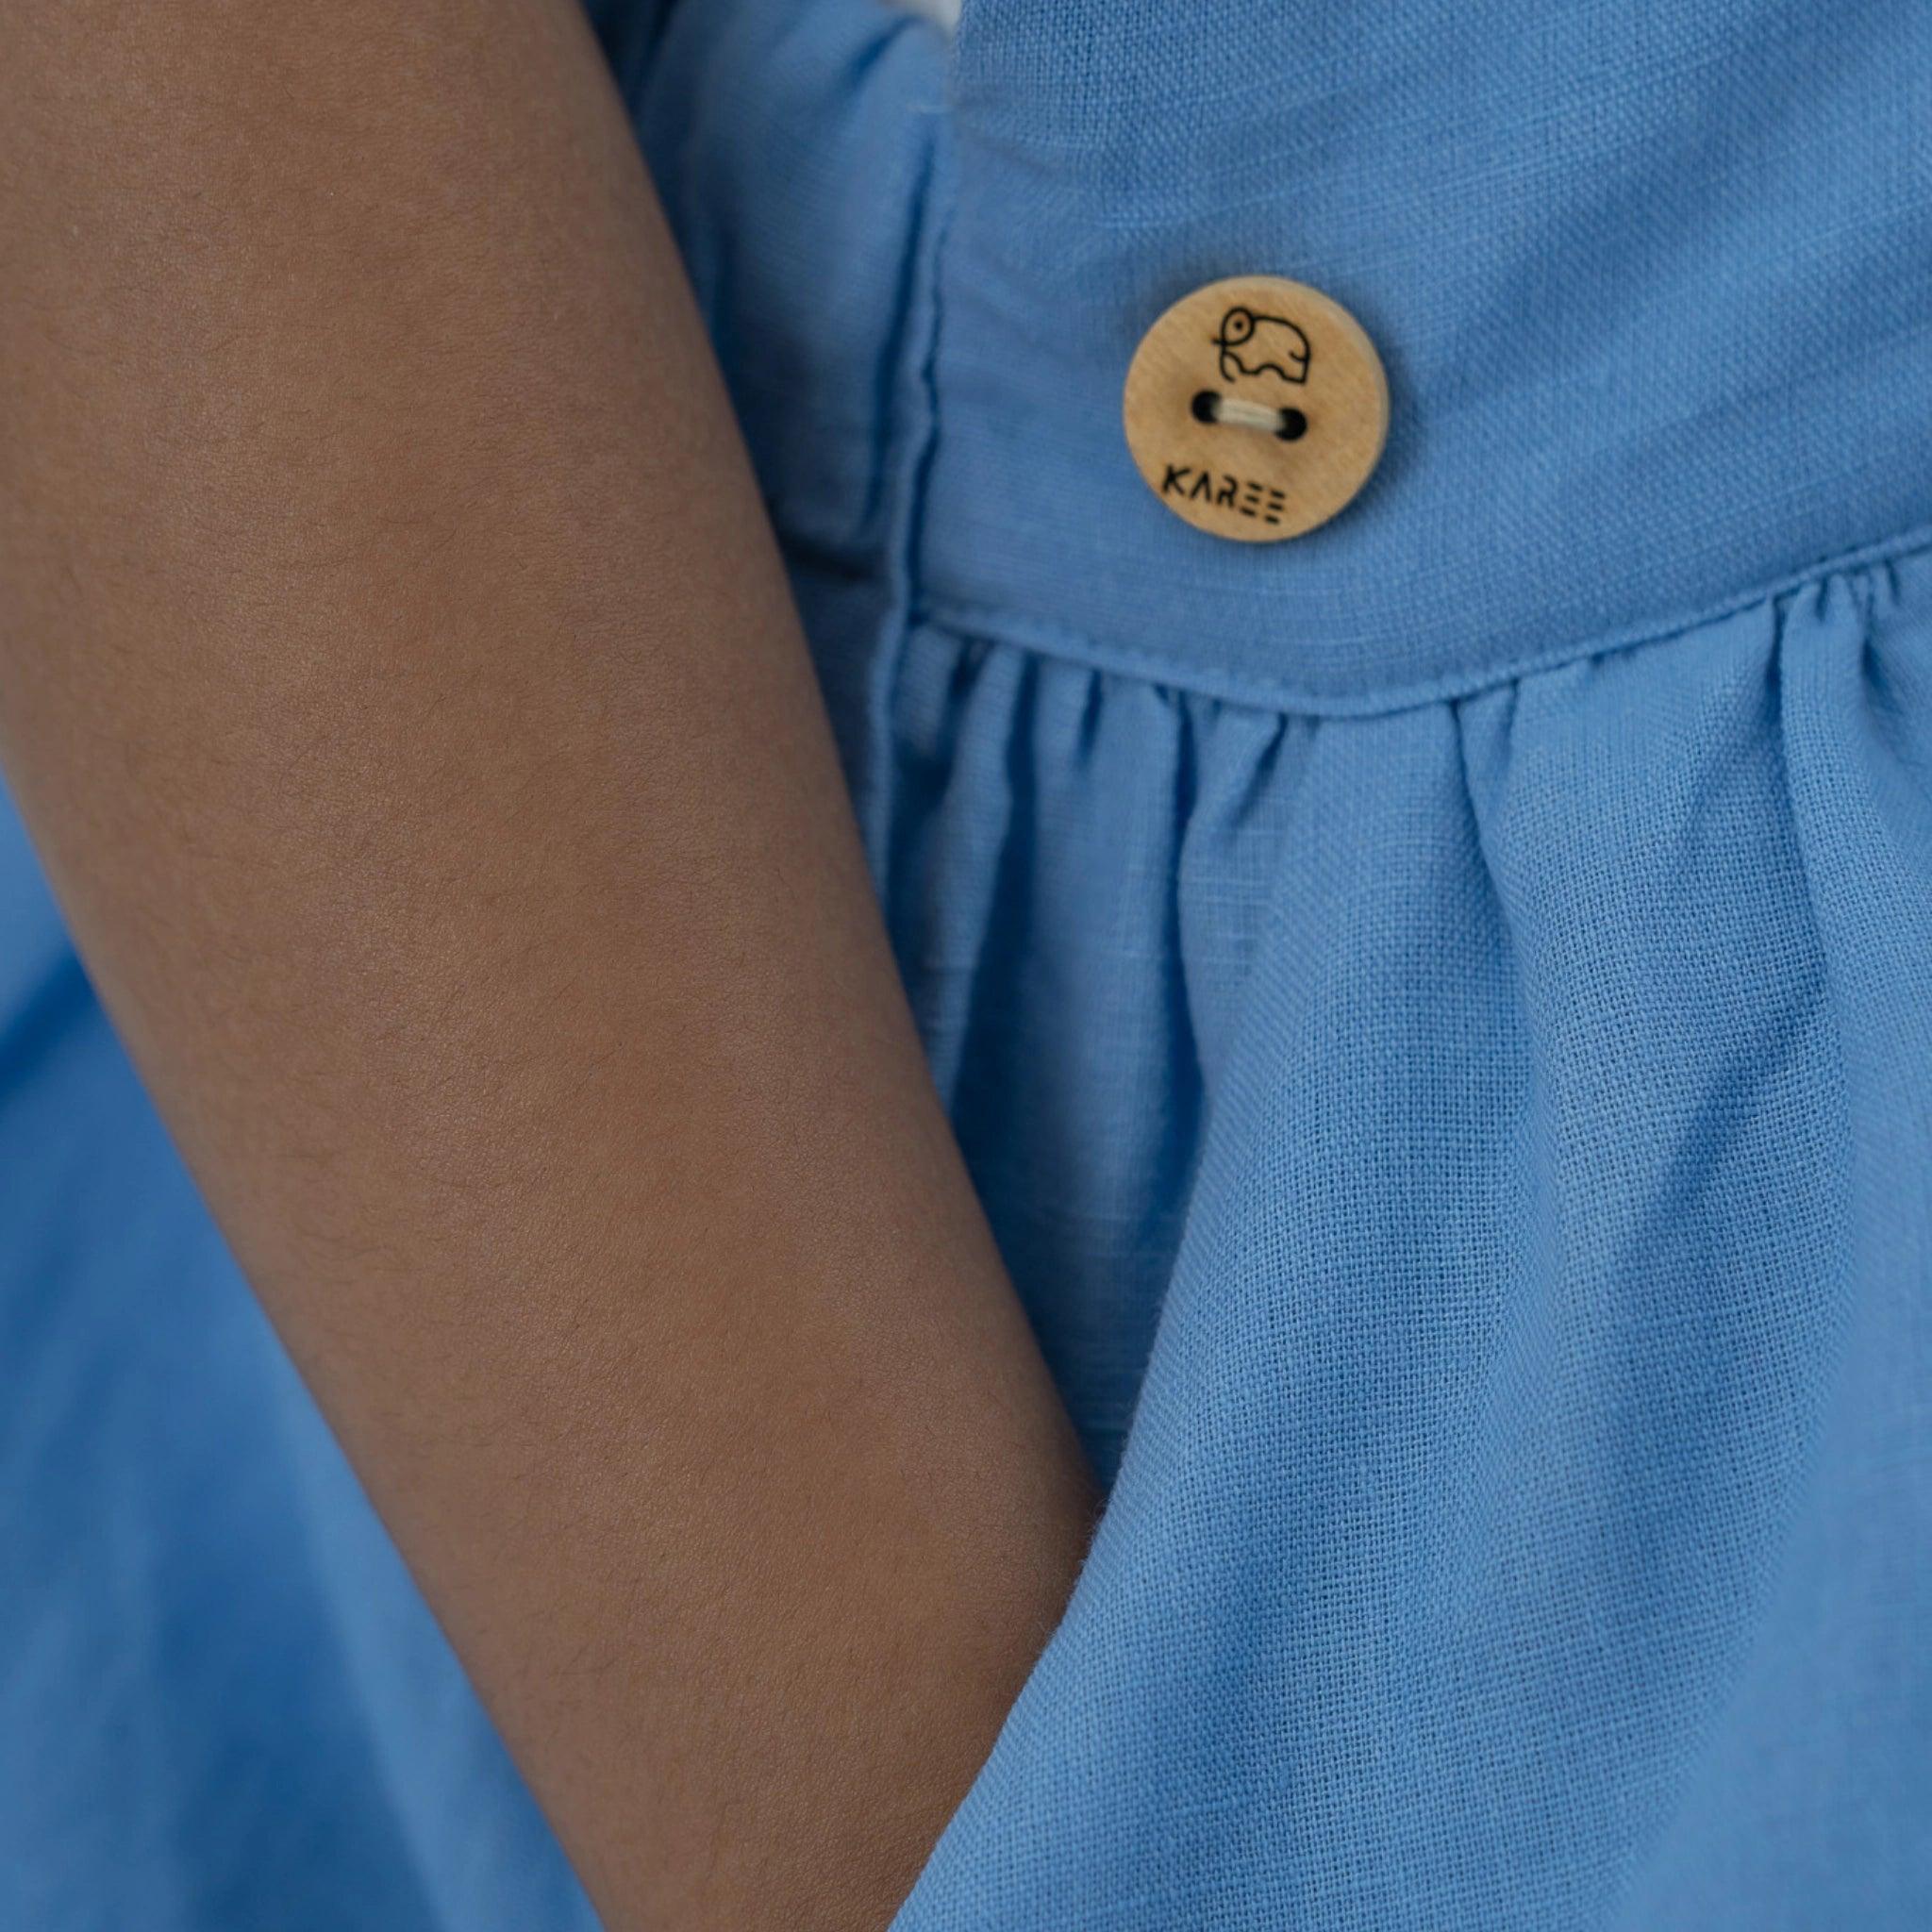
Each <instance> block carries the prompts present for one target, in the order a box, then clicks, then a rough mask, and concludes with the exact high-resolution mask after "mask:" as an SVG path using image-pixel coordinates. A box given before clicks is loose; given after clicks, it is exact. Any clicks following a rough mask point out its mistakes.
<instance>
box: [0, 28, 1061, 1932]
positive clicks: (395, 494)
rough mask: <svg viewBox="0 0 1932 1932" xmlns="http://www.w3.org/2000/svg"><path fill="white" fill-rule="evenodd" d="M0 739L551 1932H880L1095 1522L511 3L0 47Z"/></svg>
mask: <svg viewBox="0 0 1932 1932" xmlns="http://www.w3.org/2000/svg"><path fill="white" fill-rule="evenodd" d="M691 4H704V0H691ZM0 751H4V757H5V762H6V769H7V772H8V777H9V779H10V781H11V782H12V784H13V786H14V787H15V789H16V791H17V793H18V795H19V797H20V799H21V801H22V803H23V806H24V808H25V812H26V815H27V817H28V819H29V821H30V823H31V824H32V826H33V829H34V832H35V834H36V836H37V838H38V840H39V841H40V845H41V848H42V852H43V854H44V856H45V858H46V860H47V863H48V866H49V868H50V870H51V872H52V874H53V876H54V878H55V880H56V882H57V884H58V890H59V891H60V893H61V896H62V899H63V902H64V904H65V906H66V908H67V910H68V912H69V914H70V917H71V919H72V922H73V924H74V928H75V932H76V934H77V936H78V938H79V941H80V944H81V946H82V948H83V951H84V953H85V955H86V958H87V961H88V964H89V965H90V967H91V968H92V972H93V974H94V976H95V978H96V981H97V983H98V984H99V986H100V987H101V989H102V991H103V992H104V994H105V996H106V998H107V1000H108V1005H109V1007H110V1008H111V1009H112V1011H113V1014H114V1016H115V1018H116V1020H117V1022H118V1023H119V1024H120V1026H121V1028H122V1029H123V1032H124V1034H125V1038H126V1039H127V1041H128V1042H129V1043H130V1045H131V1047H132V1049H133V1051H134V1053H135V1056H136V1058H138V1060H139V1062H140V1065H141V1067H142V1071H143V1073H144V1074H145V1076H146V1078H147V1080H148V1082H149V1084H150V1085H151V1087H152V1089H153V1091H155V1092H156V1094H157V1095H158V1097H159V1100H160V1103H161V1105H162V1107H163V1108H164V1109H165V1111H166V1113H167V1116H168V1119H169V1121H170V1122H171V1124H172V1125H173V1128H174V1130H175V1135H176V1136H177V1138H178V1140H179V1142H180V1144H181V1146H182V1147H183V1148H184V1149H185V1151H186V1153H187V1156H188V1158H189V1159H190V1160H191V1162H192V1165H193V1167H194V1170H195V1173H196V1174H197V1175H198V1176H199V1178H200V1180H201V1182H202V1184H203V1186H204V1188H205V1189H206V1191H207V1192H208V1197H209V1199H210V1200H211V1201H212V1203H213V1205H214V1208H215V1209H216V1211H217V1213H218V1214H219V1216H220V1218H221V1221H222V1223H223V1225H224V1227H225V1229H226V1231H227V1233H228V1235H229V1237H230V1238H231V1240H232V1241H233V1243H234V1246H235V1248H236V1249H237V1251H238V1253H239V1255H240V1257H241V1259H242V1263H243V1265H244V1267H245V1268H246V1270H247V1272H248V1274H249V1276H250V1278H251V1279H252V1280H253V1282H254V1283H255V1284H256V1286H257V1288H258V1291H259V1292H260V1294H261V1296H262V1298H263V1300H264V1301H265V1302H266V1304H267V1305H268V1307H269V1308H270V1310H271V1311H272V1313H273V1315H274V1317H275V1322H276V1323H277V1324H278V1325H279V1327H280V1329H281V1332H282V1334H283V1335H284V1336H285V1337H286V1338H287V1340H288V1341H289V1344H290V1346H291V1349H292V1350H293V1352H294V1354H295V1356H296V1358H297V1359H298V1361H299V1362H300V1364H301V1366H302V1368H303V1370H304V1371H305V1373H306V1374H307V1375H308V1380H309V1382H310V1384H311V1386H312V1387H313V1388H314V1390H315V1391H316V1393H317V1395H318V1396H319V1397H320V1398H321V1401H322V1403H323V1405H324V1407H325V1409H326V1410H327V1412H328V1414H329V1416H330V1417H331V1418H332V1420H333V1422H334V1424H336V1426H337V1428H338V1429H339V1430H340V1431H341V1436H342V1438H343V1440H344V1441H345V1442H346V1443H347V1445H348V1447H349V1450H350V1453H351V1454H352V1456H353V1457H354V1458H355V1460H356V1463H357V1466H358V1469H359V1470H360V1471H361V1473H362V1474H363V1476H364V1477H365V1479H366V1480H367V1482H368V1484H369V1487H370V1489H371V1490H372V1491H373V1492H374V1494H375V1499H376V1502H377V1504H378V1506H379V1507H380V1508H381V1509H382V1511H383V1514H384V1516H385V1518H386V1520H387V1521H388V1523H389V1524H390V1525H391V1528H392V1530H393V1531H394V1533H395V1535H396V1538H397V1540H398V1541H399V1542H400V1543H401V1545H402V1547H403V1549H404V1551H405V1552H406V1554H407V1555H408V1558H409V1560H410V1562H411V1563H412V1565H413V1566H414V1568H415V1571H416V1574H417V1575H418V1576H419V1577H420V1578H421V1580H422V1582H423V1584H424V1586H425V1590H426V1591H427V1592H428V1594H429V1597H430V1600H431V1601H432V1603H433V1604H434V1605H435V1607H436V1608H437V1610H438V1611H439V1613H440V1614H441V1618H442V1620H443V1622H444V1624H446V1626H447V1628H448V1629H449V1631H450V1633H451V1636H452V1637H453V1639H454V1640H455V1642H456V1645H457V1647H458V1651H459V1652H460V1653H461V1655H462V1657H463V1658H464V1659H465V1661H466V1663H467V1664H468V1666H469V1668H470V1670H471V1671H472V1673H473V1674H474V1675H475V1680H476V1682H477V1683H478V1685H479V1686H480V1687H481V1689H482V1691H483V1693H484V1695H485V1697H486V1699H487V1700H488V1702H489V1704H490V1706H491V1709H492V1711H493V1712H494V1713H495V1715H496V1717H497V1719H498V1720H499V1721H500V1723H501V1724H502V1725H503V1727H504V1729H505V1731H506V1733H507V1735H508V1738H509V1740H510V1742H511V1745H512V1747H513V1749H514V1750H515V1752H516V1754H517V1757H518V1758H519V1760H520V1762H521V1763H522V1764H523V1766H524V1768H525V1771H526V1772H527V1774H528V1775H529V1776H530V1778H531V1780H532V1782H533V1784H534V1786H535V1788H536V1790H537V1791H538V1793H539V1795H540V1797H541V1799H542V1801H543V1803H544V1804H545V1806H546V1807H547V1808H548V1810H549V1812H550V1815H551V1817H552V1818H553V1819H554V1820H555V1822H556V1823H557V1824H558V1827H559V1828H560V1830H561V1832H562V1835H563V1837H564V1839H565V1840H566V1842H567V1844H568V1846H569V1848H570V1850H571V1851H572V1853H573V1854H574V1855H575V1858H576V1861H577V1864H578V1867H579V1869H580V1871H581V1872H582V1873H583V1874H584V1875H585V1877H586V1879H587V1880H588V1882H589V1884H590V1887H591V1891H592V1893H593V1895H594V1897H595V1898H596V1900H597V1902H598V1904H599V1906H600V1907H602V1909H603V1911H604V1912H605V1914H606V1915H607V1919H608V1924H609V1926H610V1927H611V1932H620V1928H625V1927H643V1926H652V1927H667V1926H675V1927H679V1928H688V1927H705V1926H727V1925H728V1926H733V1927H742V1926H750V1925H783V1926H787V1927H794V1926H809V1925H825V1926H839V1927H841V1928H849V1927H856V1926H862V1925H866V1924H880V1923H882V1922H883V1921H884V1920H885V1919H886V1918H887V1916H888V1915H889V1913H890V1911H891V1907H893V1905H894V1904H895V1903H896V1901H897V1899H898V1898H899V1896H900V1895H901V1894H902V1893H903V1891H904V1890H905V1889H906V1888H907V1886H908V1884H909V1883H910V1881H911V1879H912V1877H913V1876H914V1874H915V1873H916V1871H917V1869H918V1867H919V1865H920V1863H921V1861H922V1859H923V1857H924V1855H925V1853H926V1852H927V1850H928V1849H929V1847H930V1845H931V1843H932V1841H933V1839H934V1837H935V1835H936V1834H937V1832H938V1831H939V1829H940V1827H941V1824H942V1823H943V1821H944V1819H945V1817H946V1816H947V1814H948V1812H949V1810H950V1808H951V1807H953V1806H954V1805H955V1804H956V1803H957V1801H958V1798H959V1796H960V1795H961V1793H962V1791H963V1790H964V1789H965V1787H966V1785H967V1783H968V1782H969V1780H970V1779H971V1777H972V1775H973V1774H974V1770H975V1768H976V1767H977V1765H978V1764H979V1762H980V1761H981V1759H982V1757H984V1754H985V1752H986V1750H987V1748H988V1746H989V1744H990V1743H991V1739H992V1736H993V1733H994V1731H995V1729H996V1728H997V1726H998V1724H999V1723H1000V1721H1001V1719H1002V1717H1003V1715H1004V1713H1005V1711H1006V1709H1007V1707H1008V1704H1009V1702H1010V1700H1011V1699H1012V1697H1013V1695H1014V1692H1015V1691H1016V1689H1017V1687H1018V1686H1019V1684H1020V1682H1021V1681H1022V1679H1023V1677H1024V1674H1025V1673H1026V1671H1027V1670H1028V1668H1029V1666H1030V1664H1031V1662H1032V1660H1033V1658H1034V1657H1035V1655H1036V1654H1037V1652H1038V1650H1039V1648H1040V1645H1041V1642H1042V1641H1043V1640H1044V1638H1045V1636H1046V1634H1047V1632H1048V1630H1049V1629H1050V1627H1051V1625H1052V1624H1053V1623H1054V1622H1055V1620H1056V1618H1057V1617H1058V1613H1059V1612H1060V1610H1061V1608H1062V1607H1063V1605H1064V1602H1065V1598H1066V1595H1067V1592H1068V1590H1069V1587H1070V1584H1071V1580H1072V1577H1073V1574H1074V1570H1075V1567H1076V1565H1077V1563H1078V1561H1079V1558H1080V1555H1081V1552H1082V1549H1083V1545H1084V1539H1085V1534H1086V1529H1087V1525H1088V1520H1089V1512H1090V1508H1091V1495H1090V1489H1089V1478H1088V1476H1087V1474H1086V1472H1085V1470H1084V1467H1083V1465H1082V1462H1081V1459H1080V1457H1079V1454H1078V1451H1077V1449H1076V1447H1075V1445H1074V1441H1073V1439H1072V1436H1071V1433H1070V1430H1069V1428H1068V1425H1067V1422H1066V1419H1065V1416H1064V1414H1063V1413H1062V1411H1061V1409H1060V1407H1059V1405H1058V1400H1057V1398H1056V1395H1055V1393H1054V1391H1053V1389H1052V1386H1051V1384H1050V1382H1049V1380H1048V1378H1047V1376H1046V1374H1045V1373H1044V1370H1043V1368H1042V1366H1041V1360H1040V1357H1039V1355H1038V1353H1037V1351H1036V1349H1035V1346H1034V1343H1033V1341H1032V1338H1031V1336H1030V1333H1029V1331H1028V1329H1027V1326H1026V1324H1025V1322H1024V1318H1023V1316H1022V1314H1021V1311H1020V1309H1019V1307H1018V1306H1017V1304H1016V1302H1015V1300H1014V1297H1013V1294H1012V1292H1011V1290H1010V1288H1009V1287H1008V1283H1007V1281H1006V1279H1005V1278H1004V1275H1003V1274H1002V1272H1001V1268H1000V1264H999V1261H998V1259H997V1257H996V1256H995V1253H994V1251H993V1248H992V1246H991V1241H990V1240H989V1237H988V1234H987V1231H986V1228H985V1226H984V1224H983V1223H982V1221H981V1218H980V1215H979V1212H978V1209H977V1207H976V1205H975V1203H974V1197H973V1195H972V1192H971V1191H970V1189H969V1186H968V1183H967V1180H966V1177H965V1175H964V1174H963V1172H962V1170H961V1167H960V1163H959V1159H958V1154H957V1152H956V1150H955V1147H954V1145H953V1142H952V1141H951V1138H950V1136H949V1134H948V1131H947V1128H946V1125H945V1123H944V1120H943V1118H942V1116H941V1110H940V1108H939V1107H938V1105H937V1102H936V1100H935V1097H934V1095H933V1092H932V1091H931V1088H930V1085H929V1083H928V1080H927V1077H926V1074H925V1071H924V1063H923V1061H922V1058H921V1056H920V1053H919V1049H918V1045H917V1041H916V1040H915V1037H914V1034H913V1031H912V1028H911V1026H910V1024H909V1022H908V1015H907V1011H906V1008H905V1005H904V1001H903V998H902V995H901V993H900V991H899V988H898V984H897V981H896V978H895V976H894V974H893V970H892V966H891V959H890V958H889V955H888V951H887V948H886V945H885V942H884V940H883V937H882V935H881V932H880V927H879V922H878V918H877V915H876V912H875V910H874V905H873V901H872V898H871V894H870V890H869V887H868V883H867V880H866V876H865V874H864V871H863V868H862V864H861V860H860V857H859V853H858V845H857V841H856V839H855V836H854V832H853V828H852V825H851V823H850V816H849V809H848V807H847V805H846V802H845V798H844V795H843V791H842V789H841V783H840V780H839V776H838V774H837V771H836V769H835V763H834V758H833V753H832V750H831V747H830V744H829V741H828V738H827V732H826V728H825V724H824V718H823V715H822V712H821V708H820V704H819V699H818V696H817V692H816V690H815V688H814V685H813V683H812V680H811V677H810V675H809V671H808V663H807V659H806V656H805V652H804V648H803V645H802V643H801V641H800V638H799V635H798V629H797V624H796V620H795V618H794V617H793V615H792V612H791V606H790V603H789V601H788V596H787V591H786V587H785V584H784V582H783V579H782V576H781V573H780V570H779V566H778V563H777V561H776V558H775V557H774V549H773V545H772V542H771V539H770V537H769V535H768V532H767V528H766V525H765V522H764V519H763V516H762V513H761V508H760V506H759V504H758V497H757V495H756V492H755V490H754V487H753V484H752V481H751V479H750V477H749V475H748V474H747V471H746V466H745V463H744V459H743V457H742V455H741V450H740V447H739V444H738V441H737V440H736V437H735V435H734V432H733V430H732V427H731V425H730V421H729V417H728V414H727V409H726V406H725V402H724V397H723V395H722V393H721V391H720V386H719V382H718V379H717V376H716V375H715V373H714V370H713V367H712V364H711V360H710V358H709V356H708V350H707V347H706V344H705V342H704V340H703V336H702V333H701V330H700V327H699V324H698V322H697V320H696V318H695V316H694V314H693V312H692V308H691V301H690V298H689V296H688V294H687V291H686V289H685V286H684V283H683V280H682V278H681V276H680V274H679V271H678V268H677V265H676V262H675V257H674V254H673V251H672V247H671V244H670V242H668V240H667V239H666V235H665V232H664V228H663V225H662V223H661V221H660V219H659V217H658V212H657V210H656V208H655V206H654V204H653V201H652V198H651V195H650V193H649V192H648V189H647V187H646V184H645V180H644V176H643V174H642V172H641V168H640V165H639V162H638V159H637V157H636V154H635V151H634V149H633V146H632V143H631V142H630V140H629V137H628V135H627V132H626V130H625V125H624V123H623V120H622V116H621V114H620V112H619V109H618V106H617V104H616V102H615V101H614V99H613V97H612V94H611V92H610V90H609V88H608V84H607V82H606V80H605V78H604V75H603V74H602V71H601V68H600V66H599V63H598V61H597V58H596V55H595V51H594V49H593V47H592V45H591V42H590V40H589V37H588V35H587V33H586V32H585V30H584V28H583V27H582V25H580V24H579V22H578V20H577V18H576V17H575V7H574V6H573V5H572V4H570V0H329V4H328V5H326V6H323V7H295V8H288V7H264V6H260V5H258V4H254V0H247V4H239V0H238V4H215V0H146V4H144V5H142V6H140V7H133V8H127V7H118V6H117V7H108V6H96V5H91V4H84V0H9V4H8V6H7V7H6V8H4V10H0ZM98 1211H100V1212H102V1213H104V1214H111V1213H112V1211H113V1205H112V1203H111V1202H102V1203H100V1204H98Z"/></svg>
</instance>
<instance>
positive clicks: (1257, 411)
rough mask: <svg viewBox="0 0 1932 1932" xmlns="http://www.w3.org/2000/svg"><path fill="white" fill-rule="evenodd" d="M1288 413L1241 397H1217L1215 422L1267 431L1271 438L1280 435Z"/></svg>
mask: <svg viewBox="0 0 1932 1932" xmlns="http://www.w3.org/2000/svg"><path fill="white" fill-rule="evenodd" d="M1285 413H1286V412H1285V411H1283V410H1281V409H1276V408H1270V407H1269V405H1268V404H1266V403H1251V402H1248V401H1247V400H1246V399H1245V398H1243V397H1241V396H1216V397H1215V399H1214V420H1215V421H1216V422H1217V423H1231V424H1233V425H1235V426H1236V427H1237V428H1241V429H1265V430H1266V431H1267V432H1268V434H1269V435H1270V436H1276V435H1279V434H1280V431H1281V425H1282V419H1283V416H1284V414H1285Z"/></svg>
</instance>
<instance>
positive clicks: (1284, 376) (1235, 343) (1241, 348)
mask: <svg viewBox="0 0 1932 1932" xmlns="http://www.w3.org/2000/svg"><path fill="white" fill-rule="evenodd" d="M1213 342H1214V346H1215V347H1216V348H1217V349H1219V350H1220V351H1221V379H1222V381H1223V382H1233V381H1234V380H1235V379H1236V378H1237V377H1238V376H1242V375H1278V376H1279V377H1280V378H1281V380H1282V381H1283V382H1291V383H1296V384H1300V383H1305V382H1307V379H1308V358H1309V349H1308V339H1307V336H1305V335H1304V334H1303V333H1302V331H1301V329H1300V327H1299V326H1298V325H1295V324H1294V323H1292V322H1291V321H1290V320H1289V319H1288V317H1287V316H1285V315H1263V314H1261V313H1260V312H1259V311H1258V310H1257V309H1253V308H1249V307H1248V306H1247V305H1246V304H1245V303H1242V302H1238V303H1236V304H1235V306H1234V307H1233V308H1230V309H1229V310H1228V311H1227V313H1226V314H1225V315H1224V316H1223V317H1222V318H1221V327H1220V328H1219V330H1218V331H1216V333H1215V335H1214V337H1213Z"/></svg>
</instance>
